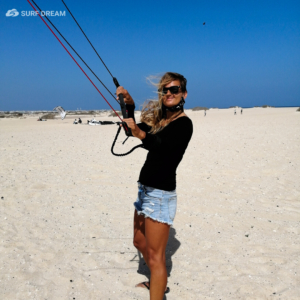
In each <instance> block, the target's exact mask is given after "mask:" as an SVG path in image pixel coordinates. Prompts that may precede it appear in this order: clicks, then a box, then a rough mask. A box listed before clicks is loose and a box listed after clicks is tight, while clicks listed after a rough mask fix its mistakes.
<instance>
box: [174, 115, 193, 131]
mask: <svg viewBox="0 0 300 300" xmlns="http://www.w3.org/2000/svg"><path fill="white" fill-rule="evenodd" d="M172 123H173V125H174V126H176V127H183V128H185V129H192V130H193V122H192V120H191V119H190V118H189V117H188V116H186V115H185V116H182V117H179V118H177V119H176V120H174V121H173V122H171V124H172Z"/></svg>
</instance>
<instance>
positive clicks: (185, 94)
mask: <svg viewBox="0 0 300 300" xmlns="http://www.w3.org/2000/svg"><path fill="white" fill-rule="evenodd" d="M187 95H188V93H187V91H185V92H184V93H183V98H184V99H186V97H187Z"/></svg>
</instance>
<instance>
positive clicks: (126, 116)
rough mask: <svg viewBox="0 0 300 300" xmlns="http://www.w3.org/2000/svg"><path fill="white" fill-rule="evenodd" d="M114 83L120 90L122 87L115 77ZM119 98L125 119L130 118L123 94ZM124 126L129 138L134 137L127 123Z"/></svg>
mask: <svg viewBox="0 0 300 300" xmlns="http://www.w3.org/2000/svg"><path fill="white" fill-rule="evenodd" d="M113 81H114V84H115V86H116V88H118V87H119V86H120V85H119V82H118V80H117V78H116V77H113ZM118 97H119V101H120V106H121V111H122V116H123V119H127V118H128V113H127V110H126V105H125V102H124V97H123V94H119V95H118ZM122 124H123V128H124V130H125V134H126V135H127V136H132V133H131V129H130V128H128V126H127V124H126V123H125V122H122Z"/></svg>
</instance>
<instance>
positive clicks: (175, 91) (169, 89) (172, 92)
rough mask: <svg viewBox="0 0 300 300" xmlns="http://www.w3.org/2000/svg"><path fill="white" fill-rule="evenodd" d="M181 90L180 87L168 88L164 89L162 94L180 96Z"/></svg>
mask: <svg viewBox="0 0 300 300" xmlns="http://www.w3.org/2000/svg"><path fill="white" fill-rule="evenodd" d="M179 89H180V86H177V85H174V86H171V87H168V88H167V87H164V88H163V89H162V94H163V95H166V94H167V93H168V91H170V93H171V94H178V93H179Z"/></svg>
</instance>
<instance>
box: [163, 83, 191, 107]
mask: <svg viewBox="0 0 300 300" xmlns="http://www.w3.org/2000/svg"><path fill="white" fill-rule="evenodd" d="M172 86H180V81H179V80H174V81H172V82H170V83H168V84H167V85H165V86H164V87H166V88H170V87H172ZM181 97H183V98H184V99H185V98H186V97H187V92H185V93H182V91H181V88H180V89H179V91H178V93H177V94H172V93H171V92H170V91H169V90H168V92H167V93H166V94H165V95H164V96H163V98H162V101H163V104H164V105H165V106H167V107H172V106H174V105H177V104H178V103H179V102H180V100H181Z"/></svg>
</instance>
